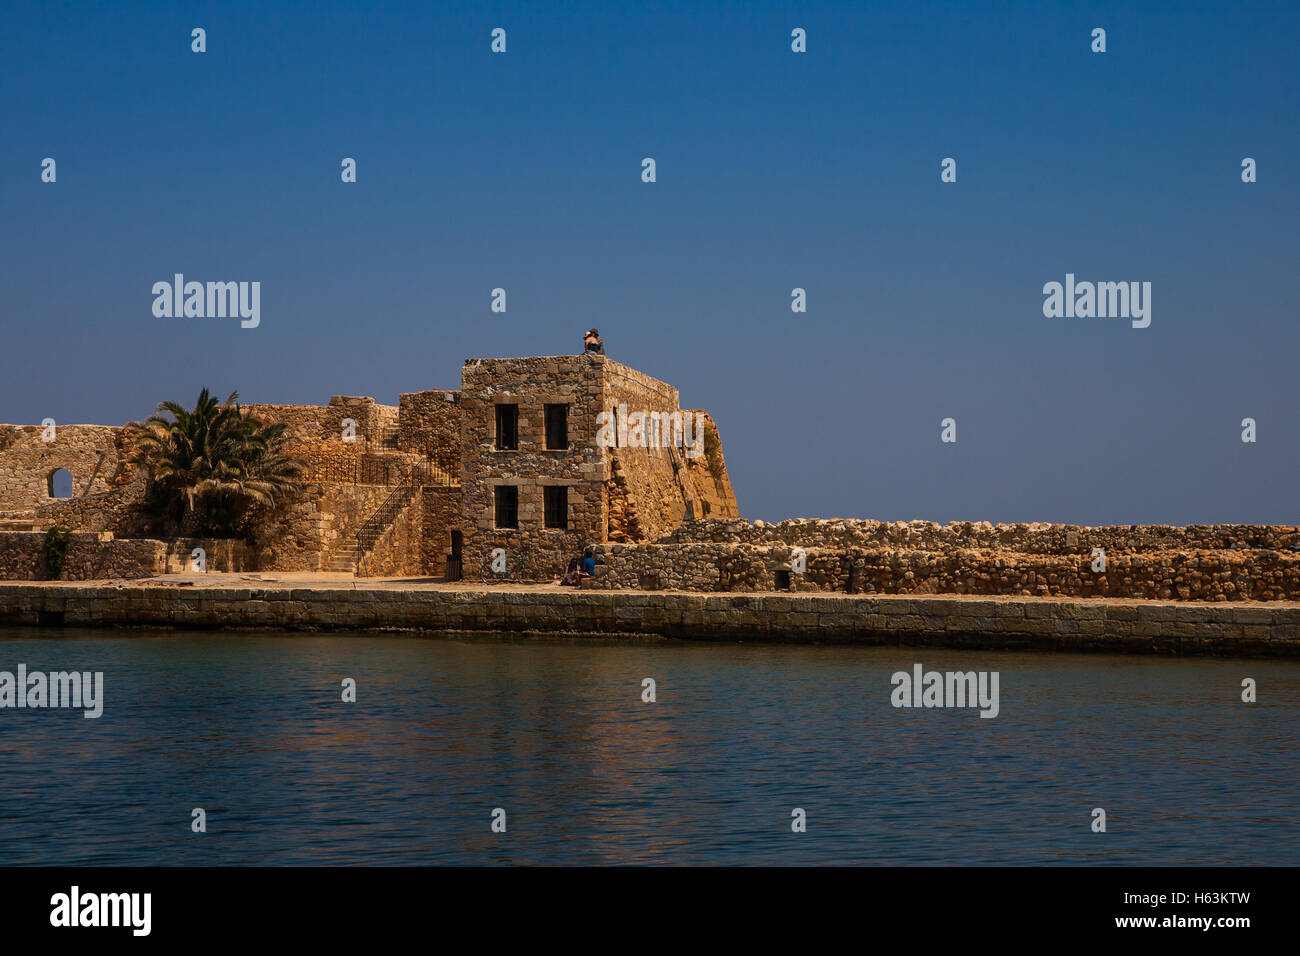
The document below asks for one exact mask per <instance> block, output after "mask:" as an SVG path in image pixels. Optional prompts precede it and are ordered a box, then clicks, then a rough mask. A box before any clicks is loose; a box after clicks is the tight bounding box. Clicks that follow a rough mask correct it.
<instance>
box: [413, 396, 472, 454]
mask: <svg viewBox="0 0 1300 956" xmlns="http://www.w3.org/2000/svg"><path fill="white" fill-rule="evenodd" d="M397 401H398V409H399V412H398V423H397V447H398V448H399V449H400V450H402V451H406V452H411V453H412V454H418V455H429V456H431V457H434V458H450V459H454V460H455V461H456V462H457V464H458V465H459V462H460V453H461V434H460V433H461V417H462V416H461V411H462V410H461V407H460V392H459V391H454V392H453V391H443V390H441V389H430V390H429V391H427V392H404V393H402V394H401V395H399V396H398V398H397Z"/></svg>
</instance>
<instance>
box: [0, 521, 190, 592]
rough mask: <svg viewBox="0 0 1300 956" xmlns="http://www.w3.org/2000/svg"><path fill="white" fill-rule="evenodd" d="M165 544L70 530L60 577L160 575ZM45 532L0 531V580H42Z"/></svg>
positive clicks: (88, 577) (69, 578)
mask: <svg viewBox="0 0 1300 956" xmlns="http://www.w3.org/2000/svg"><path fill="white" fill-rule="evenodd" d="M166 551H167V546H166V544H165V543H164V542H162V541H156V540H152V539H146V538H125V539H117V538H114V537H113V535H112V534H110V533H107V532H105V533H95V532H88V531H78V532H73V533H72V535H71V536H70V539H69V541H68V549H67V552H66V557H65V560H64V571H63V578H64V579H65V580H68V581H88V580H104V579H110V578H144V577H152V576H154V575H158V574H162V573H163V571H164V569H165V568H166ZM48 577H49V568H48V567H47V566H46V563H45V534H44V532H40V531H2V532H0V579H3V580H6V581H42V580H46V579H47V578H48Z"/></svg>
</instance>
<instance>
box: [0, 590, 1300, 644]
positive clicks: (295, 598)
mask: <svg viewBox="0 0 1300 956" xmlns="http://www.w3.org/2000/svg"><path fill="white" fill-rule="evenodd" d="M6 624H8V625H45V626H51V627H56V626H90V627H118V626H147V627H169V628H204V629H232V628H274V629H288V630H305V631H314V630H358V631H366V630H405V631H456V632H463V631H483V632H489V631H492V632H499V631H506V632H514V633H519V634H521V635H525V634H554V635H582V636H596V637H600V636H626V635H638V636H643V637H659V638H677V639H688V640H707V641H747V642H748V641H755V642H786V643H857V644H895V645H919V646H926V645H928V646H940V647H966V648H1004V649H1015V648H1023V649H1044V650H1062V651H1104V652H1120V653H1139V654H1170V655H1194V654H1220V655H1235V656H1278V657H1300V604H1297V603H1289V602H1288V603H1282V602H1276V601H1273V602H1267V603H1265V602H1233V603H1222V602H1220V603H1195V602H1185V601H1144V600H1123V599H1085V598H1040V597H971V596H938V597H915V596H906V595H896V596H895V595H847V594H837V595H828V594H815V593H814V594H799V593H796V594H790V593H759V594H753V593H751V594H727V593H721V594H718V593H711V594H700V593H690V592H678V591H658V592H646V591H592V590H581V591H579V590H573V589H570V588H559V587H554V586H551V587H547V586H536V587H526V586H513V587H512V586H479V587H473V586H467V585H446V584H433V583H423V582H419V583H416V582H411V581H409V580H408V581H399V580H384V579H368V580H366V581H365V582H364V583H362V582H360V581H353V580H349V579H342V578H340V579H339V580H327V579H323V578H307V577H301V578H298V579H294V578H293V576H282V577H280V578H279V579H276V578H274V576H257V575H240V574H208V575H202V576H198V575H189V576H179V575H172V576H169V577H164V578H158V579H155V580H151V581H147V582H142V581H109V582H97V583H75V582H40V583H35V582H0V625H6Z"/></svg>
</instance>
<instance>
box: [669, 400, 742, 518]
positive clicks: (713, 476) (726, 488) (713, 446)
mask: <svg viewBox="0 0 1300 956" xmlns="http://www.w3.org/2000/svg"><path fill="white" fill-rule="evenodd" d="M685 414H690V415H699V416H700V418H701V419H702V420H703V422H704V436H703V442H704V454H703V455H700V456H698V457H695V458H691V457H685V458H684V462H685V465H686V467H685V468H684V469H683V470H682V472H681V476H682V479H683V484H684V486H685V487H686V489H687V492H688V494H689V495H690V498H691V499H692V508H691V515H692V516H693V517H694V518H713V519H726V518H733V519H734V518H739V517H740V507H739V505H737V504H736V493H735V491H733V490H732V487H731V476H730V475H729V474H728V473H727V463H726V460H725V459H724V458H723V455H722V436H721V434H720V433H719V432H718V425H717V423H716V422H715V421H714V420H713V417H712V416H711V415H709V413H708V412H706V411H703V410H702V409H692V410H691V411H689V412H687V413H685Z"/></svg>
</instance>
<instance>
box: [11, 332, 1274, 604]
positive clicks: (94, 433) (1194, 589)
mask: <svg viewBox="0 0 1300 956" xmlns="http://www.w3.org/2000/svg"><path fill="white" fill-rule="evenodd" d="M245 407H246V408H248V409H250V410H252V411H253V412H255V413H256V414H257V415H258V416H259V417H261V418H263V419H265V420H269V421H280V422H284V423H285V424H286V425H287V426H288V428H287V434H288V435H289V436H290V440H291V451H292V452H293V453H294V454H295V455H297V456H298V457H299V458H301V459H303V460H304V461H305V462H306V464H307V471H306V473H305V474H304V476H303V481H302V485H301V488H300V492H301V493H300V494H299V495H298V496H297V500H296V502H295V503H294V504H293V505H292V506H290V507H288V508H286V509H284V510H283V512H282V513H281V514H279V515H278V516H277V518H276V519H275V520H274V521H273V522H271V523H269V524H267V525H265V526H263V527H262V528H260V529H259V531H258V533H257V535H256V537H255V539H254V540H251V541H248V542H242V541H198V540H189V539H185V540H180V539H174V540H168V541H160V540H154V539H149V538H146V537H142V536H140V535H139V534H138V533H135V532H134V531H133V527H132V520H133V519H132V515H133V513H134V506H135V505H136V504H138V502H139V501H140V500H141V498H142V496H143V493H144V476H143V475H142V474H139V473H138V471H137V469H135V468H134V466H132V465H131V464H130V463H129V462H128V461H127V460H126V457H127V450H128V448H129V446H130V442H131V436H130V429H129V427H127V426H123V427H112V426H102V425H64V426H58V427H57V430H56V436H57V437H56V438H55V440H54V441H53V442H46V441H45V440H44V439H43V432H44V430H43V429H42V428H41V427H40V426H16V425H0V579H11V580H13V579H17V580H33V579H41V578H43V577H44V576H45V574H44V569H43V559H42V548H43V541H44V531H45V529H48V528H51V527H54V526H63V527H67V528H71V529H73V531H74V534H73V535H72V541H71V543H70V545H69V548H68V552H67V563H66V571H65V576H66V577H68V578H72V579H81V580H89V579H102V578H139V577H150V576H154V575H158V574H163V573H167V572H183V571H186V570H189V569H190V563H189V562H190V554H191V550H192V548H194V547H196V546H197V547H203V548H204V550H205V552H206V555H207V570H209V571H267V572H279V571H303V572H334V573H345V574H353V575H355V576H358V577H402V576H410V577H425V578H442V579H447V580H457V579H459V578H461V577H462V576H463V577H464V578H466V579H467V580H469V581H471V582H477V581H478V580H479V579H480V577H481V575H482V572H483V569H484V568H485V566H486V565H488V563H489V561H490V560H491V555H492V553H493V551H494V550H495V549H498V548H499V549H502V550H503V551H504V552H505V555H506V561H507V565H508V566H509V567H510V568H511V570H512V571H513V572H514V574H515V576H516V577H517V578H518V579H521V580H527V581H537V582H549V581H551V580H552V579H553V578H554V577H555V576H556V575H558V574H559V573H560V572H561V570H562V569H563V567H564V565H565V564H566V563H567V561H568V560H569V559H570V558H572V557H576V556H578V555H580V554H581V553H582V552H583V551H584V549H585V548H587V547H594V548H595V552H596V562H597V574H596V576H595V578H594V579H593V580H591V581H588V582H585V584H586V585H587V586H590V587H593V588H597V589H618V590H629V589H637V590H648V591H655V590H684V591H704V592H762V591H785V590H789V591H795V592H800V591H805V592H818V591H820V592H834V591H838V592H847V593H850V594H853V593H877V594H915V595H933V594H968V595H1016V596H1031V597H1112V598H1142V599H1152V600H1166V601H1168V600H1172V601H1180V600H1181V601H1246V600H1249V601H1294V600H1300V528H1296V527H1293V526H1276V525H1199V526H1198V525H1192V526H1188V527H1185V528H1178V527H1170V526H1157V525H1150V526H1138V525H1133V526H1116V527H1101V528H1089V527H1080V526H1068V525H1057V524H1009V525H990V524H988V523H987V522H976V523H971V522H954V523H953V524H949V525H937V524H934V523H932V522H927V521H913V522H893V523H890V522H879V521H868V520H842V519H836V520H815V519H813V520H810V519H797V520H790V521H782V522H780V523H778V524H765V523H764V522H762V521H757V522H752V523H751V522H747V521H744V520H742V519H741V517H740V512H739V508H738V506H737V503H736V498H735V494H734V493H733V491H732V486H731V481H730V479H729V477H728V475H727V469H726V465H725V462H724V460H723V455H722V443H721V438H720V435H719V432H718V429H717V426H716V424H715V423H714V422H713V420H712V418H711V417H709V416H708V415H707V414H706V413H704V412H698V413H696V412H690V413H689V415H690V417H691V418H692V420H696V419H695V416H696V415H698V421H699V422H700V423H701V425H702V428H701V430H700V433H699V434H697V435H696V436H694V437H695V438H697V439H698V441H699V445H698V446H696V447H695V448H694V449H688V448H687V447H685V444H686V442H679V443H677V444H674V443H673V442H672V441H671V440H669V441H667V442H664V443H655V442H644V441H643V442H636V441H629V440H628V431H627V429H626V426H627V421H626V418H627V416H628V415H631V414H632V413H634V412H650V413H669V414H671V413H677V412H681V413H682V415H683V417H684V418H685V417H686V416H687V414H688V413H687V412H686V411H684V410H682V409H681V408H680V404H679V398H678V393H677V390H676V389H675V388H673V387H672V386H670V385H668V384H666V383H664V382H661V381H658V380H656V379H653V378H651V377H649V376H647V375H645V374H643V373H641V372H638V371H636V370H635V369H632V368H629V367H628V366H626V365H623V364H621V363H619V362H615V361H613V360H612V359H609V358H607V357H605V356H589V355H575V356H552V357H533V358H508V359H471V360H468V361H467V362H466V363H465V364H464V366H463V368H462V370H461V387H460V389H459V390H456V391H441V390H437V389H434V390H430V391H423V392H411V393H406V394H403V395H401V396H400V397H399V402H398V404H397V405H396V406H392V405H381V404H378V403H377V402H375V400H374V399H372V398H355V397H346V396H336V397H334V398H331V399H330V402H329V404H328V405H322V406H318V405H265V404H258V405H248V406H245ZM601 413H605V415H604V416H602V415H601ZM625 413H626V414H625ZM598 416H600V417H604V418H606V420H608V419H609V418H610V417H611V416H613V417H615V420H617V421H619V422H620V424H621V426H623V427H620V428H618V429H615V430H614V440H613V441H612V442H609V441H606V440H602V439H601V438H600V437H598V436H599V435H600V422H599V418H598ZM672 437H675V436H669V438H670V439H671V438H672ZM687 441H689V438H688V439H687ZM688 450H690V451H693V453H689V454H688ZM60 469H63V470H66V471H67V472H68V474H69V476H70V479H71V483H72V495H71V497H64V498H55V497H54V494H55V480H54V477H55V474H56V472H58V471H59V470H60Z"/></svg>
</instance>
